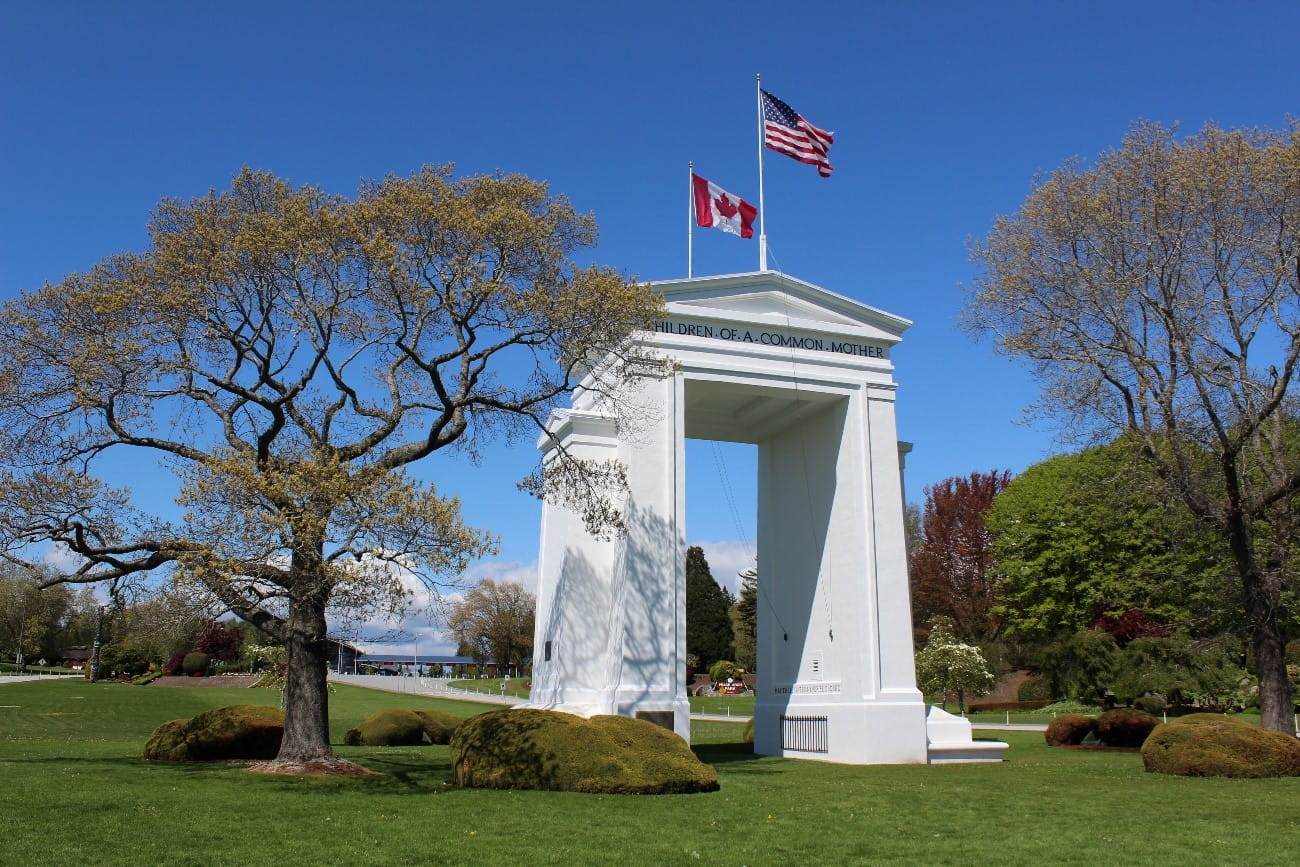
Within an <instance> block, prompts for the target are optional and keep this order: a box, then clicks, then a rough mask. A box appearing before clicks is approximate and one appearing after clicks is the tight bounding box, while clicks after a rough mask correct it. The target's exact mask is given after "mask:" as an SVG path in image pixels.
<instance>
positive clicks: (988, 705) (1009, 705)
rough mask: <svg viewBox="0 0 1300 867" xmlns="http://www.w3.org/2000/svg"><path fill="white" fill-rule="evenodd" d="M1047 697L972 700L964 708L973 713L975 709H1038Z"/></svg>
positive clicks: (1042, 705) (1043, 704) (1044, 705)
mask: <svg viewBox="0 0 1300 867" xmlns="http://www.w3.org/2000/svg"><path fill="white" fill-rule="evenodd" d="M1047 704H1048V702H1047V699H1039V700H1038V701H973V702H971V703H970V704H968V705H967V706H966V710H968V711H970V712H971V713H974V712H975V711H997V710H1039V709H1041V708H1044V707H1046V706H1047Z"/></svg>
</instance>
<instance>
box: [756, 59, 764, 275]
mask: <svg viewBox="0 0 1300 867" xmlns="http://www.w3.org/2000/svg"><path fill="white" fill-rule="evenodd" d="M754 81H755V87H756V89H757V91H758V93H757V96H758V270H760V271H766V270H767V217H766V214H765V210H764V204H763V75H762V73H758V74H756V75H755V76H754Z"/></svg>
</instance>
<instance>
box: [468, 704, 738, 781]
mask: <svg viewBox="0 0 1300 867" xmlns="http://www.w3.org/2000/svg"><path fill="white" fill-rule="evenodd" d="M451 762H452V771H453V779H454V780H455V782H456V784H457V785H460V786H473V787H477V788H485V789H549V790H553V791H565V792H591V793H603V794H615V795H617V794H636V795H661V794H680V793H686V792H713V791H717V788H718V775H717V772H716V771H714V770H713V768H711V767H710V766H708V765H706V764H704V763H703V762H701V761H700V760H699V759H698V758H696V757H695V754H694V753H692V752H691V750H690V748H689V747H688V746H687V745H686V744H685V742H683V741H682V739H681V738H679V737H677V735H675V734H673V733H672V732H670V731H668V730H666V729H663V728H660V727H659V726H657V725H654V724H653V723H649V722H646V721H645V720H636V719H631V718H629V717H621V716H597V717H592V718H591V719H583V718H582V717H580V716H574V715H573V714H567V713H559V712H556V711H548V710H533V709H520V710H513V709H512V710H500V711H493V712H491V713H485V714H480V715H479V716H475V717H470V718H469V719H468V720H466V721H465V722H463V723H461V724H460V726H459V727H458V728H457V729H456V731H455V732H454V733H453V734H452V738H451Z"/></svg>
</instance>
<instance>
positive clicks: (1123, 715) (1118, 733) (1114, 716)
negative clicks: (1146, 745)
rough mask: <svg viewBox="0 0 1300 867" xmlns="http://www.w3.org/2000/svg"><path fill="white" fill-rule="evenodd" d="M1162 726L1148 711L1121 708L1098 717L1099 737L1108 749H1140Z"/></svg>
mask: <svg viewBox="0 0 1300 867" xmlns="http://www.w3.org/2000/svg"><path fill="white" fill-rule="evenodd" d="M1158 725H1160V720H1159V719H1157V718H1156V717H1154V716H1152V715H1151V714H1149V713H1147V712H1146V711H1141V710H1136V709H1134V708H1127V707H1121V708H1116V709H1115V710H1108V711H1106V712H1105V713H1104V714H1102V715H1101V716H1099V717H1097V737H1098V738H1099V739H1100V740H1101V742H1102V744H1103V745H1105V746H1108V747H1129V748H1132V747H1140V746H1142V742H1143V741H1145V740H1146V739H1147V736H1148V735H1150V734H1151V730H1152V729H1154V728H1155V727H1156V726H1158Z"/></svg>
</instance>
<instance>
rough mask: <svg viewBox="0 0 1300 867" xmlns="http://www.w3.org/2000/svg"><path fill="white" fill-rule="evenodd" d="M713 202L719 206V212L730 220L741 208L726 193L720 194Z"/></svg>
mask: <svg viewBox="0 0 1300 867" xmlns="http://www.w3.org/2000/svg"><path fill="white" fill-rule="evenodd" d="M713 203H714V204H715V205H717V206H718V213H719V214H721V215H722V216H723V217H724V218H726V219H728V220H730V219H731V218H732V217H734V216H736V214H737V213H738V212H739V210H740V209H739V208H737V207H736V206H735V205H734V204H732V202H731V199H728V198H727V197H726V196H725V195H723V196H718V197H717V198H716V199H714V200H713Z"/></svg>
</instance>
